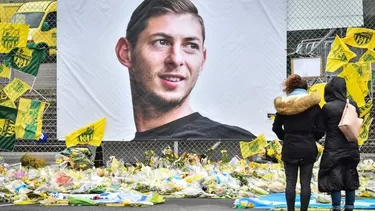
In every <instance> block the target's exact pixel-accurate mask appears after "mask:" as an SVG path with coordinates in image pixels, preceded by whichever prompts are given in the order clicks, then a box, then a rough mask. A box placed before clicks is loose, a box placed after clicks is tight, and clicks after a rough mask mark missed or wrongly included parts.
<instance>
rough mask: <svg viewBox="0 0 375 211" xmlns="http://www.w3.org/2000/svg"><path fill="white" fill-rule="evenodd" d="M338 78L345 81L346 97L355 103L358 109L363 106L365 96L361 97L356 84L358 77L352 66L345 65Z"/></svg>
mask: <svg viewBox="0 0 375 211" xmlns="http://www.w3.org/2000/svg"><path fill="white" fill-rule="evenodd" d="M338 76H339V77H341V78H344V79H345V81H346V87H347V91H348V95H349V96H350V97H351V98H352V99H353V100H354V101H355V102H356V103H357V105H358V107H361V106H363V105H365V96H363V94H362V91H361V88H360V86H359V83H358V81H360V75H359V74H358V72H357V71H356V69H355V68H354V67H353V65H346V66H345V68H344V70H343V71H342V72H341V73H340V74H339V75H338Z"/></svg>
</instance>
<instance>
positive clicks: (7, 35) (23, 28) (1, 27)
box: [0, 23, 29, 53]
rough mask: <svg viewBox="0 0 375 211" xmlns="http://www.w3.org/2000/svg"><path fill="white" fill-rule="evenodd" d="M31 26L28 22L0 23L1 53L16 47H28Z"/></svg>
mask: <svg viewBox="0 0 375 211" xmlns="http://www.w3.org/2000/svg"><path fill="white" fill-rule="evenodd" d="M28 34H29V26H28V25H26V24H15V23H0V42H1V44H0V53H8V52H9V51H11V50H12V49H13V48H16V47H26V44H27V37H28Z"/></svg>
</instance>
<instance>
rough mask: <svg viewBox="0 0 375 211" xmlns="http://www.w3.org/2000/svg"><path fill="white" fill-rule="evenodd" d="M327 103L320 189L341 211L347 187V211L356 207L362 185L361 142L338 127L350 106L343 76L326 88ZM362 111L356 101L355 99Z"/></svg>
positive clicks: (333, 80) (324, 111)
mask: <svg viewBox="0 0 375 211" xmlns="http://www.w3.org/2000/svg"><path fill="white" fill-rule="evenodd" d="M324 99H325V101H326V102H327V103H326V104H325V105H324V106H323V109H322V114H323V118H324V122H325V126H326V130H327V135H326V140H325V143H324V151H323V155H322V159H321V162H320V168H319V174H318V188H319V191H320V192H329V193H331V197H332V210H334V211H336V210H337V211H339V210H340V208H341V206H340V204H341V190H345V211H349V210H353V207H354V200H355V190H356V189H358V188H359V177H358V172H357V165H358V163H359V160H360V155H359V150H358V144H357V142H349V141H348V140H347V139H346V138H345V136H344V134H343V133H342V132H341V130H340V129H339V128H338V125H339V122H340V120H341V116H342V113H343V111H344V108H345V105H346V82H345V80H344V79H343V78H339V77H335V78H333V79H332V80H331V81H330V82H329V83H328V84H327V85H326V86H325V89H324ZM351 103H352V104H353V105H354V106H355V107H356V108H357V113H358V114H359V110H358V107H357V105H356V103H354V102H351Z"/></svg>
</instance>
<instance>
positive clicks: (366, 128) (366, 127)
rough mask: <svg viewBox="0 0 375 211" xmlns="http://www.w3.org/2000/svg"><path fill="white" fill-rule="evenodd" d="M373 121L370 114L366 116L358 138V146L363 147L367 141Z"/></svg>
mask: <svg viewBox="0 0 375 211" xmlns="http://www.w3.org/2000/svg"><path fill="white" fill-rule="evenodd" d="M372 120H373V118H370V114H367V115H366V116H365V118H364V120H363V124H362V127H361V131H360V133H359V136H358V145H360V146H361V145H363V144H364V143H365V142H366V141H367V139H368V134H369V132H370V126H371V123H372Z"/></svg>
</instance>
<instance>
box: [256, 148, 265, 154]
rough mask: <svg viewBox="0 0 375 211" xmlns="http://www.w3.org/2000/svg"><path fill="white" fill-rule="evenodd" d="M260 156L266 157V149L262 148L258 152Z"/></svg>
mask: <svg viewBox="0 0 375 211" xmlns="http://www.w3.org/2000/svg"><path fill="white" fill-rule="evenodd" d="M258 154H259V155H260V156H264V154H266V150H265V149H264V148H260V149H259V150H258Z"/></svg>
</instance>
